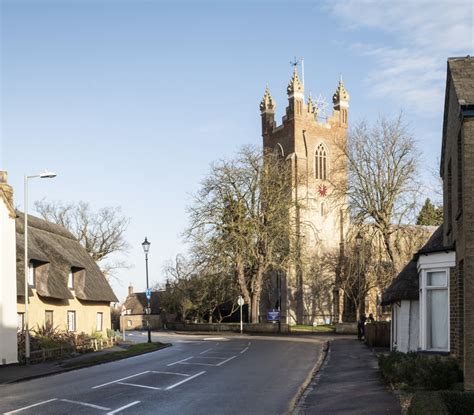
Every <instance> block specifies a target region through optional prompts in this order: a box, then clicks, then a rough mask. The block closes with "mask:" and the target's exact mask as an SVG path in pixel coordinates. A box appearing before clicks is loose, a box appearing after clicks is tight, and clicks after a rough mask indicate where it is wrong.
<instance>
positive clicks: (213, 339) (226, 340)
mask: <svg viewBox="0 0 474 415" xmlns="http://www.w3.org/2000/svg"><path fill="white" fill-rule="evenodd" d="M203 340H205V341H216V340H219V341H225V342H228V341H229V339H226V338H224V337H206V338H204V339H203Z"/></svg>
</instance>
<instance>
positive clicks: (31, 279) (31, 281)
mask: <svg viewBox="0 0 474 415" xmlns="http://www.w3.org/2000/svg"><path fill="white" fill-rule="evenodd" d="M28 285H29V286H30V287H34V286H35V285H36V270H35V266H34V265H33V263H32V262H30V263H29V265H28Z"/></svg>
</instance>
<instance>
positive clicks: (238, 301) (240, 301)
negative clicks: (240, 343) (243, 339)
mask: <svg viewBox="0 0 474 415" xmlns="http://www.w3.org/2000/svg"><path fill="white" fill-rule="evenodd" d="M244 303H245V302H244V299H243V298H242V296H241V295H239V298H238V299H237V304H238V305H239V306H240V334H242V333H243V331H244V322H243V320H242V306H243V305H244Z"/></svg>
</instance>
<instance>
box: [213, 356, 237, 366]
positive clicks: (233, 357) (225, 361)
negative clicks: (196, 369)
mask: <svg viewBox="0 0 474 415" xmlns="http://www.w3.org/2000/svg"><path fill="white" fill-rule="evenodd" d="M236 357H237V356H232V357H229V358H228V359H227V360H223V361H222V362H220V363H218V364H217V365H216V366H221V365H223V364H224V363H227V362H229V361H230V360H232V359H235V358H236Z"/></svg>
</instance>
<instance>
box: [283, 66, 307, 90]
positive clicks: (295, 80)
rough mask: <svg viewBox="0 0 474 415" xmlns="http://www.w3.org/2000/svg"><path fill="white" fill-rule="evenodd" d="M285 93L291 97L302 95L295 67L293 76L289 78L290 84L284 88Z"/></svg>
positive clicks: (301, 86)
mask: <svg viewBox="0 0 474 415" xmlns="http://www.w3.org/2000/svg"><path fill="white" fill-rule="evenodd" d="M286 91H287V92H288V95H289V96H292V95H295V94H298V93H299V94H303V91H304V88H303V84H302V83H301V81H300V78H299V76H298V71H297V70H296V66H295V69H294V70H293V76H292V77H291V80H290V83H289V84H288V88H286Z"/></svg>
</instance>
